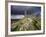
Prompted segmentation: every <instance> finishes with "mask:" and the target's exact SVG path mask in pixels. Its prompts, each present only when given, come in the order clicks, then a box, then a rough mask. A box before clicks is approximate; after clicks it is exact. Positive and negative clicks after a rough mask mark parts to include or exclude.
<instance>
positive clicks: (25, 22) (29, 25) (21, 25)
mask: <svg viewBox="0 0 46 37" xmlns="http://www.w3.org/2000/svg"><path fill="white" fill-rule="evenodd" d="M40 29H41V19H39V18H37V17H32V18H27V17H24V18H23V19H14V20H11V31H30V30H40Z"/></svg>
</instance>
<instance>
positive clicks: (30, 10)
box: [11, 5, 41, 15]
mask: <svg viewBox="0 0 46 37" xmlns="http://www.w3.org/2000/svg"><path fill="white" fill-rule="evenodd" d="M25 11H26V12H27V14H30V15H31V14H34V15H40V14H41V7H32V6H15V5H12V6H11V14H12V15H24V13H25Z"/></svg>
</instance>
